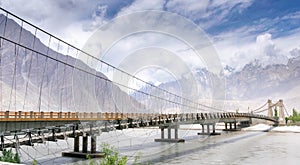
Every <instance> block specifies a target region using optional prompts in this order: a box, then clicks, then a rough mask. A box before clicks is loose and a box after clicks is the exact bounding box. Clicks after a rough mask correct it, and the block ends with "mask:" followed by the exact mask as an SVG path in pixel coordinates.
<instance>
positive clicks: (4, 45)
mask: <svg viewBox="0 0 300 165" xmlns="http://www.w3.org/2000/svg"><path fill="white" fill-rule="evenodd" d="M5 20H6V18H5V16H4V15H0V35H1V36H5V38H7V39H9V40H11V41H13V42H16V43H20V44H21V45H24V46H25V47H27V48H30V49H34V50H35V51H37V52H39V53H36V52H34V51H31V50H29V49H25V48H22V47H18V46H16V45H15V44H12V43H11V42H8V41H6V40H3V39H2V40H1V49H0V55H1V61H0V69H1V70H0V78H1V79H0V81H1V84H0V85H1V86H0V90H1V92H0V96H1V99H0V100H1V103H0V104H1V109H2V110H17V111H18V110H25V111H30V110H33V111H38V110H41V111H94V112H134V111H137V112H138V110H140V109H138V107H140V106H141V104H139V103H138V102H137V101H136V100H135V99H134V98H132V97H131V96H128V95H127V94H126V93H125V92H123V91H122V90H120V88H119V87H117V86H116V85H114V84H111V83H110V82H109V81H106V80H105V79H106V76H105V75H103V74H102V73H100V72H97V71H95V70H94V69H93V68H90V67H89V66H87V65H86V64H85V63H83V62H82V61H80V60H78V59H75V58H73V57H72V56H68V55H64V54H60V53H57V52H56V51H54V50H53V49H48V47H47V46H45V45H44V44H43V43H42V42H41V41H40V39H39V38H35V37H34V35H33V34H32V33H31V32H29V31H27V30H26V29H24V28H21V26H20V25H19V24H18V23H16V22H15V21H13V20H11V19H7V22H6V21H5ZM23 26H24V27H25V23H24V25H23ZM4 27H6V28H5V30H4ZM37 34H40V35H41V34H43V33H42V32H41V31H37ZM51 39H52V40H54V39H53V38H51ZM42 54H44V55H47V56H48V57H50V58H48V57H45V56H43V55H42ZM63 63H67V64H68V65H64V64H63ZM74 67H78V68H82V69H83V70H85V71H87V72H90V73H93V74H95V75H97V76H98V77H97V78H95V76H93V75H89V74H86V73H85V72H83V71H82V70H78V69H74ZM102 78H103V79H102Z"/></svg>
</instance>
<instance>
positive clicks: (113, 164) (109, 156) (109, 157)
mask: <svg viewBox="0 0 300 165" xmlns="http://www.w3.org/2000/svg"><path fill="white" fill-rule="evenodd" d="M101 147H102V152H103V153H104V158H103V159H102V161H101V163H100V164H101V165H126V163H127V161H128V158H127V156H123V157H121V156H120V153H119V152H118V151H117V150H116V149H115V148H114V147H111V146H110V145H109V144H107V143H102V144H101Z"/></svg>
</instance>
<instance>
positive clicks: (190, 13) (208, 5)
mask: <svg viewBox="0 0 300 165" xmlns="http://www.w3.org/2000/svg"><path fill="white" fill-rule="evenodd" d="M252 2H253V1H252V0H236V1H226V0H221V1H220V0H216V1H210V0H204V1H198V0H192V1H181V0H170V1H168V3H167V4H166V7H167V10H168V11H171V12H175V13H177V14H180V15H183V16H185V17H187V18H189V19H191V20H193V21H200V24H199V26H201V27H202V28H204V29H207V28H209V27H212V26H214V25H217V24H219V23H221V22H223V21H225V20H226V16H227V15H228V14H229V13H230V11H231V10H232V9H233V8H234V7H236V8H237V9H238V10H239V12H241V11H243V10H244V9H245V8H247V7H248V6H250V5H251V4H252Z"/></svg>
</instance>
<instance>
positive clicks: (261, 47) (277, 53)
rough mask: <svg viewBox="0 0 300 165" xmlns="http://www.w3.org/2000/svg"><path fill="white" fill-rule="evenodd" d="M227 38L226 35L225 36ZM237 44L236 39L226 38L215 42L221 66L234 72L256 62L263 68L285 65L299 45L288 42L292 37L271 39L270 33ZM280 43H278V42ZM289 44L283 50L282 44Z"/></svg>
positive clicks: (291, 41)
mask: <svg viewBox="0 0 300 165" xmlns="http://www.w3.org/2000/svg"><path fill="white" fill-rule="evenodd" d="M226 36H228V35H226ZM248 37H249V40H247V41H245V42H239V40H238V37H232V38H227V40H220V41H217V42H216V48H217V50H218V53H219V55H220V59H221V61H222V63H223V66H226V65H229V66H231V67H234V68H235V69H236V70H241V69H242V68H243V67H244V66H245V65H246V64H248V63H250V62H253V61H254V60H258V61H259V63H260V64H262V65H263V66H266V65H270V64H286V63H287V62H288V58H289V57H291V54H290V51H291V50H293V49H295V48H296V47H297V46H298V45H297V44H298V43H299V40H298V42H294V40H290V38H292V37H293V36H290V37H286V38H281V39H276V40H273V39H272V35H271V34H270V33H263V34H260V35H258V36H256V39H255V40H254V39H253V40H251V39H250V38H252V37H250V36H248ZM278 41H280V42H278ZM283 43H284V44H289V45H290V46H289V47H288V48H284V46H283V45H282V44H283Z"/></svg>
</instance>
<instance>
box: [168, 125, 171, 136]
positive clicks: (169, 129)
mask: <svg viewBox="0 0 300 165" xmlns="http://www.w3.org/2000/svg"><path fill="white" fill-rule="evenodd" d="M168 139H171V127H168Z"/></svg>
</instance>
